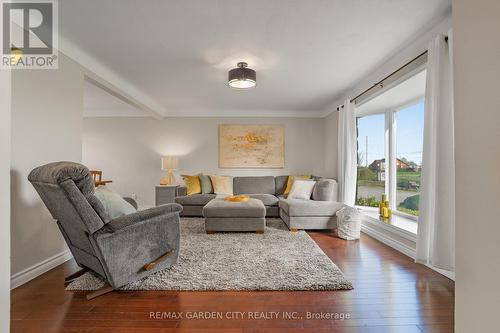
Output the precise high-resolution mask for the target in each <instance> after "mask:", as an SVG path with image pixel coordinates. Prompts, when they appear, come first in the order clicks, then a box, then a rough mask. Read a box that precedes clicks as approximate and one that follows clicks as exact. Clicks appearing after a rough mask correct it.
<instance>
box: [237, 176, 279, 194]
mask: <svg viewBox="0 0 500 333" xmlns="http://www.w3.org/2000/svg"><path fill="white" fill-rule="evenodd" d="M233 191H234V194H274V193H275V192H276V189H275V186H274V177H273V176H259V177H234V181H233Z"/></svg>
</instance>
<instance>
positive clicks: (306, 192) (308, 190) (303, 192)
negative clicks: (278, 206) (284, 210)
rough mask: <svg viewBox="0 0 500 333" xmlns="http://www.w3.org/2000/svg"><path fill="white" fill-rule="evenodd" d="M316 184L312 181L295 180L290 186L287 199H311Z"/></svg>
mask: <svg viewBox="0 0 500 333" xmlns="http://www.w3.org/2000/svg"><path fill="white" fill-rule="evenodd" d="M314 185H316V182H315V181H314V180H299V179H297V180H295V181H294V182H293V185H292V189H291V190H290V193H288V198H290V199H304V200H309V199H311V194H312V191H313V189H314Z"/></svg>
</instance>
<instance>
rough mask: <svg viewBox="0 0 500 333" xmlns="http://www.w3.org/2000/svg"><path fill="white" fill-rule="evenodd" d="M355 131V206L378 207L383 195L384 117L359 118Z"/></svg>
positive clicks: (382, 115)
mask: <svg viewBox="0 0 500 333" xmlns="http://www.w3.org/2000/svg"><path fill="white" fill-rule="evenodd" d="M357 129H358V130H357V133H358V176H357V184H356V205H359V206H369V207H378V204H379V202H380V198H381V197H382V194H384V193H385V157H384V156H385V153H384V151H385V115H384V114H376V115H370V116H365V117H359V118H358V119H357Z"/></svg>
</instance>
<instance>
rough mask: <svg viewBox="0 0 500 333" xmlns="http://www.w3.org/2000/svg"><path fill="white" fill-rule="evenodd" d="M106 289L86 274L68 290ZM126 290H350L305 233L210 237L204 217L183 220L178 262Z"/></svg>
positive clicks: (281, 230) (277, 224) (272, 227)
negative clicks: (206, 231)
mask: <svg viewBox="0 0 500 333" xmlns="http://www.w3.org/2000/svg"><path fill="white" fill-rule="evenodd" d="M103 285H104V282H103V280H102V279H100V278H99V277H97V276H95V275H93V274H91V273H86V274H84V275H82V276H81V277H79V278H78V279H77V280H75V281H73V282H72V283H71V284H69V285H68V287H67V288H66V289H67V290H95V289H98V288H100V287H102V286H103ZM121 289H122V290H337V289H352V284H351V282H350V281H348V280H347V279H346V278H345V277H344V275H343V274H342V272H341V271H340V269H339V268H338V267H337V266H336V265H335V264H334V263H333V262H332V261H331V260H330V259H329V258H328V257H327V256H326V254H325V253H324V252H323V251H322V250H321V249H320V247H319V246H318V245H317V244H316V243H315V242H314V241H313V240H312V239H311V237H309V235H308V234H307V233H306V232H304V231H299V232H290V231H288V229H287V228H286V226H285V225H284V223H283V221H281V219H267V226H266V230H265V233H264V234H256V233H216V234H206V233H205V228H204V221H203V219H201V218H181V248H180V253H179V259H178V261H177V263H176V264H175V265H173V266H172V267H171V268H170V269H165V270H162V271H159V272H157V273H155V274H152V275H150V276H149V277H147V278H144V279H142V280H139V281H135V282H133V283H130V284H128V285H126V286H124V287H122V288H121Z"/></svg>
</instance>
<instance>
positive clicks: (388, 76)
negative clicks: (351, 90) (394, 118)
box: [337, 36, 448, 111]
mask: <svg viewBox="0 0 500 333" xmlns="http://www.w3.org/2000/svg"><path fill="white" fill-rule="evenodd" d="M444 41H445V42H448V36H445V37H444ZM427 53H428V51H427V50H425V51H424V52H422V53H420V54H419V55H418V56H416V57H415V58H413V59H411V60H410V61H408V62H407V63H406V64H404V65H403V66H401V67H399V68H398V69H396V70H395V71H394V72H392V73H391V74H389V75H387V76H386V77H384V78H383V79H382V80H380V81H378V82H377V83H375V84H373V85H372V86H371V87H369V88H368V89H366V90H363V92H361V93H360V94H358V95H357V96H356V97H354V98H352V99H351V100H350V102H351V103H353V102H356V99H358V98H359V97H361V96H363V95H364V94H366V93H367V92H368V91H370V90H372V89H373V88H375V87H377V86H381V87H383V86H384V81H385V80H387V79H389V78H391V77H393V76H394V75H396V74H397V73H399V72H400V71H402V70H403V69H405V68H406V67H408V66H409V65H411V64H412V63H414V62H415V61H417V60H418V59H420V57H422V56H424V55H426V54H427ZM343 107H344V105H339V106H337V111H340V109H341V108H343Z"/></svg>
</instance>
